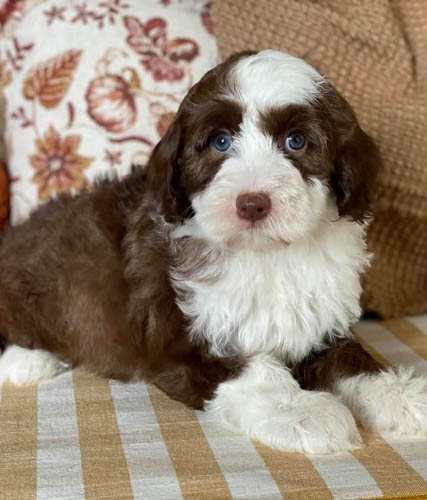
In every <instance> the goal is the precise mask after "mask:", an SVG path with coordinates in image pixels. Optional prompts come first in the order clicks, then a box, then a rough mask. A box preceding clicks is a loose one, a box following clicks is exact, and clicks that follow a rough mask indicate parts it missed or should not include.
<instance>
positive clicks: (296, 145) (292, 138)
mask: <svg viewBox="0 0 427 500" xmlns="http://www.w3.org/2000/svg"><path fill="white" fill-rule="evenodd" d="M306 143H307V141H306V140H305V137H304V136H303V135H302V134H300V133H298V132H293V133H292V134H289V135H288V137H286V140H285V149H286V151H288V152H289V153H297V152H299V151H301V150H302V149H304V147H305V145H306Z"/></svg>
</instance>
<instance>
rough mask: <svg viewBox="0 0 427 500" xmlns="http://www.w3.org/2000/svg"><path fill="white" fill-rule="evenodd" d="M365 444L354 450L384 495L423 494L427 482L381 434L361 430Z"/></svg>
mask: <svg viewBox="0 0 427 500" xmlns="http://www.w3.org/2000/svg"><path fill="white" fill-rule="evenodd" d="M361 434H362V438H363V441H364V443H365V446H364V447H363V448H361V449H360V450H355V451H353V452H352V453H353V455H354V456H355V457H356V458H357V459H358V460H359V462H360V463H362V464H363V465H364V466H365V468H366V469H367V470H368V471H369V473H370V474H371V476H372V477H373V478H374V479H375V481H376V482H377V484H378V486H379V487H380V489H381V491H382V492H383V494H384V495H390V496H394V497H398V498H399V497H403V496H404V495H422V494H424V493H425V492H426V482H425V481H424V479H423V478H422V477H421V476H420V475H419V474H418V473H417V472H416V471H415V470H414V469H413V468H412V467H410V466H409V465H408V464H407V463H406V462H405V460H403V458H402V457H401V456H400V455H399V454H398V453H396V452H395V451H394V450H393V448H392V447H391V446H390V445H389V444H387V443H386V442H385V441H384V440H383V439H382V438H381V437H380V436H378V435H374V434H371V433H368V432H366V431H364V430H361Z"/></svg>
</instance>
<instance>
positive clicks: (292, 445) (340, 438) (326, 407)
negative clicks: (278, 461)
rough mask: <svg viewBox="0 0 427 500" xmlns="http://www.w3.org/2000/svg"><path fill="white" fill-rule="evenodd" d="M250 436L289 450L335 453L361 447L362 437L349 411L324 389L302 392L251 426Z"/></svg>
mask: <svg viewBox="0 0 427 500" xmlns="http://www.w3.org/2000/svg"><path fill="white" fill-rule="evenodd" d="M249 435H250V437H252V438H255V439H258V440H259V441H262V442H263V443H265V444H267V445H268V446H271V447H272V448H278V449H281V450H288V451H299V452H303V453H334V452H339V451H346V450H353V449H356V448H360V446H361V444H362V439H361V437H360V434H359V431H358V430H357V427H356V423H355V420H354V418H353V415H352V414H351V412H350V410H349V409H348V408H347V407H346V406H345V405H343V404H342V403H341V402H340V401H338V400H337V399H336V398H335V397H334V396H332V395H331V394H328V393H324V392H309V391H301V392H300V393H299V394H298V396H297V398H296V399H295V400H294V401H292V403H291V404H285V405H283V406H281V405H279V407H278V408H277V409H276V411H275V412H274V411H271V413H270V414H267V415H266V416H265V418H263V419H261V420H259V421H258V422H256V423H255V424H254V425H253V426H252V427H251V429H250V432H249Z"/></svg>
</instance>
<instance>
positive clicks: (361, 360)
mask: <svg viewBox="0 0 427 500" xmlns="http://www.w3.org/2000/svg"><path fill="white" fill-rule="evenodd" d="M379 164H380V160H379V157H378V153H377V150H376V148H375V146H374V145H373V143H372V141H371V140H370V139H369V137H368V136H367V135H366V134H365V133H364V132H363V131H362V130H361V128H360V127H359V125H358V123H357V121H356V118H355V116H354V113H353V112H352V110H351V109H350V107H349V105H348V104H347V103H346V101H345V100H344V99H343V98H342V97H340V96H339V95H338V93H337V92H336V91H335V90H334V88H333V87H332V86H331V85H330V84H328V83H327V81H326V80H325V79H324V78H323V77H322V76H321V75H320V74H319V73H317V72H316V71H315V70H314V69H313V68H312V67H310V66H309V65H308V64H306V63H305V62H304V61H302V60H301V59H298V58H295V57H293V56H290V55H288V54H285V53H281V52H277V51H271V50H267V51H262V52H259V53H243V54H239V55H237V56H234V57H232V58H231V59H229V60H228V61H226V62H225V63H223V64H221V65H219V66H218V67H216V68H215V69H213V70H212V71H210V72H209V73H207V74H206V75H205V76H204V77H203V78H202V80H201V81H200V82H199V83H198V84H197V85H195V86H194V87H193V88H192V89H191V90H190V92H189V94H188V95H187V97H186V98H185V99H184V101H183V103H182V105H181V107H180V109H179V111H178V114H177V117H176V119H175V121H174V123H173V124H172V125H171V127H170V128H169V130H168V132H167V134H166V136H165V137H164V138H163V139H162V141H161V142H160V143H159V144H158V145H157V147H156V148H155V150H154V152H153V154H152V156H151V159H150V161H149V164H148V167H147V169H146V170H144V171H143V170H138V169H136V170H135V171H134V172H133V173H132V174H130V175H129V176H128V177H126V178H124V179H123V180H103V181H100V182H99V183H98V184H96V185H95V186H94V187H93V189H92V190H91V191H87V192H83V193H81V194H79V195H78V196H75V197H72V196H60V197H58V198H57V199H56V200H55V201H51V202H50V203H48V204H47V205H45V206H42V207H41V208H40V209H38V210H37V211H36V212H35V213H34V214H33V215H32V216H31V218H30V220H29V221H27V222H25V223H24V224H22V225H21V226H19V227H16V228H12V229H10V230H9V231H8V232H7V233H6V234H5V235H4V237H3V240H2V242H1V246H0V333H1V336H2V341H3V344H4V346H6V349H5V351H4V353H3V355H2V357H1V358H0V380H7V379H9V380H11V381H13V382H15V383H28V382H35V381H38V380H41V379H45V378H48V377H51V376H53V375H55V374H56V373H57V372H59V371H61V370H62V369H63V364H64V363H65V364H67V365H72V366H78V365H83V366H85V367H86V368H88V369H89V370H92V371H94V372H96V373H98V374H101V375H103V376H106V377H114V378H118V379H121V380H130V379H138V378H144V379H146V380H148V381H151V382H153V383H155V384H157V385H158V386H159V387H160V388H161V389H163V390H164V391H165V392H166V393H167V394H169V395H170V396H171V397H172V398H175V399H178V400H180V401H183V402H185V403H186V404H188V405H190V406H192V407H195V408H205V409H206V410H207V411H210V412H212V414H213V415H216V417H217V418H218V420H221V421H225V422H228V423H230V424H232V425H234V426H237V427H239V428H241V429H242V430H243V431H245V432H246V433H247V434H248V435H249V436H251V437H253V438H256V439H259V440H261V441H263V442H264V443H267V444H268V445H271V446H274V447H277V448H281V449H288V450H298V451H304V452H309V453H316V452H317V453H319V452H332V451H338V450H348V449H352V448H355V447H357V446H359V445H360V443H361V440H360V436H359V433H358V431H357V428H356V425H355V420H354V417H353V414H354V415H355V416H356V417H358V418H360V419H361V420H362V423H364V424H365V425H366V426H368V427H370V428H372V429H374V430H376V431H380V432H389V433H394V435H398V436H401V435H413V436H415V435H423V434H426V431H427V411H426V409H427V382H426V378H423V377H420V376H418V377H417V376H415V375H414V374H413V373H412V371H411V370H410V369H406V370H404V369H399V370H397V371H393V370H387V371H381V370H380V368H379V366H378V365H377V364H376V362H375V361H374V360H373V359H372V358H371V357H370V356H369V355H368V354H367V353H365V352H364V351H363V350H362V349H361V347H360V346H359V345H358V344H357V343H356V342H355V341H354V340H353V336H352V333H351V330H350V327H351V325H352V324H353V323H355V322H356V321H357V319H358V318H359V316H360V306H359V295H360V292H361V287H360V274H361V272H362V271H363V270H364V269H365V267H366V266H367V264H368V261H369V256H368V254H367V252H366V247H365V230H366V220H367V218H368V215H369V212H370V199H371V190H372V186H373V182H374V179H375V176H376V174H377V170H378V167H379ZM350 410H351V411H350ZM352 413H353V414H352Z"/></svg>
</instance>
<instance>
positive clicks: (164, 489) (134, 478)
mask: <svg viewBox="0 0 427 500" xmlns="http://www.w3.org/2000/svg"><path fill="white" fill-rule="evenodd" d="M110 387H111V394H112V397H113V402H114V406H115V408H116V417H117V424H118V426H119V430H120V437H121V440H122V445H123V450H124V453H125V457H126V461H127V465H128V469H129V475H130V480H131V485H132V491H133V494H134V497H135V499H139V498H165V499H166V498H167V499H171V500H172V499H178V498H179V499H180V498H182V495H181V489H180V487H179V483H178V479H177V477H176V473H175V469H174V467H173V464H172V462H171V459H170V457H169V454H168V450H167V448H166V445H165V442H164V441H163V437H162V434H161V432H160V427H159V424H158V422H157V419H156V414H155V412H154V409H153V406H152V404H151V400H150V397H149V395H148V392H147V388H146V386H145V384H144V383H143V382H136V383H128V384H122V383H120V382H117V381H114V380H112V381H110Z"/></svg>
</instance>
